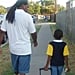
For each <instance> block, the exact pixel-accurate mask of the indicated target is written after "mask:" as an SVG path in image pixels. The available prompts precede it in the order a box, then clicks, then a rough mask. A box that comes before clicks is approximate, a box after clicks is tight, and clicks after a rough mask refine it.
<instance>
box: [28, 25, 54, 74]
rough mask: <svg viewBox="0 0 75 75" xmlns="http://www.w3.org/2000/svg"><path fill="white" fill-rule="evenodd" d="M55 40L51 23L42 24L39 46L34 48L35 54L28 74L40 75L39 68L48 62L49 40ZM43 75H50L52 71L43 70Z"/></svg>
mask: <svg viewBox="0 0 75 75" xmlns="http://www.w3.org/2000/svg"><path fill="white" fill-rule="evenodd" d="M51 40H53V36H52V32H51V30H50V26H49V25H44V24H43V25H42V27H41V29H40V31H39V33H38V46H37V47H36V48H34V47H32V48H33V54H32V59H31V68H30V73H29V74H28V75H39V68H40V67H43V66H44V65H45V63H46V58H47V56H46V54H45V53H46V49H47V45H48V42H49V41H51ZM42 75H50V71H48V72H44V71H42Z"/></svg>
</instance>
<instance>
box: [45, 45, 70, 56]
mask: <svg viewBox="0 0 75 75" xmlns="http://www.w3.org/2000/svg"><path fill="white" fill-rule="evenodd" d="M46 54H47V55H49V56H53V46H52V45H51V44H48V47H47V52H46ZM67 55H69V50H68V46H67V45H65V47H64V51H63V56H67Z"/></svg>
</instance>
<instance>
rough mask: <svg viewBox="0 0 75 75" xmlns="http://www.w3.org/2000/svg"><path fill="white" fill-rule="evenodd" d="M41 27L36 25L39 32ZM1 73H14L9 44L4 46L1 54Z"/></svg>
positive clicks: (2, 74)
mask: <svg viewBox="0 0 75 75" xmlns="http://www.w3.org/2000/svg"><path fill="white" fill-rule="evenodd" d="M40 27H41V26H36V31H37V32H39V30H40ZM0 75H13V70H12V67H11V60H10V52H9V47H8V44H7V45H5V46H4V47H3V48H2V54H1V55H0Z"/></svg>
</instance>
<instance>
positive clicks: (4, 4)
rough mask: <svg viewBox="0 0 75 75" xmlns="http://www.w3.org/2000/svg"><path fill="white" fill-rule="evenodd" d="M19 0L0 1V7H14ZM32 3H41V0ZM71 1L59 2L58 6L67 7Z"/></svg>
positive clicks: (61, 0)
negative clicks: (67, 3)
mask: <svg viewBox="0 0 75 75" xmlns="http://www.w3.org/2000/svg"><path fill="white" fill-rule="evenodd" d="M16 1H17V0H0V5H3V6H4V7H10V6H12V5H13V4H14V3H15V2H16ZM32 1H39V0H32ZM67 1H69V0H57V4H60V5H63V6H65V7H66V2H67Z"/></svg>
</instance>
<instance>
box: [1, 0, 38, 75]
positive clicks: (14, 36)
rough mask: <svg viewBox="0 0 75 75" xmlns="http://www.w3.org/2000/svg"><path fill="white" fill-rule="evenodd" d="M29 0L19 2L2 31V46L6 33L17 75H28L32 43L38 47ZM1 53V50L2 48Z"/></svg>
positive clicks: (12, 9)
mask: <svg viewBox="0 0 75 75" xmlns="http://www.w3.org/2000/svg"><path fill="white" fill-rule="evenodd" d="M27 8H28V2H27V0H18V1H17V2H16V3H15V4H14V5H13V6H12V7H11V8H10V10H9V11H8V13H7V14H6V15H5V17H4V20H3V23H2V25H1V29H0V45H1V42H2V39H3V36H4V34H5V32H7V35H8V39H9V48H10V53H11V62H12V67H13V69H14V73H15V75H18V74H20V75H26V73H29V69H30V58H31V54H32V51H31V41H30V34H31V37H32V39H33V44H34V47H36V46H37V34H36V29H35V25H34V23H33V19H32V17H31V15H30V14H29V13H27ZM0 52H1V48H0Z"/></svg>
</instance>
